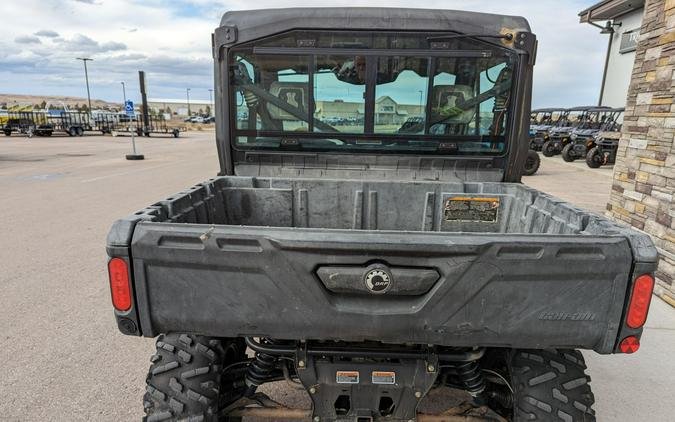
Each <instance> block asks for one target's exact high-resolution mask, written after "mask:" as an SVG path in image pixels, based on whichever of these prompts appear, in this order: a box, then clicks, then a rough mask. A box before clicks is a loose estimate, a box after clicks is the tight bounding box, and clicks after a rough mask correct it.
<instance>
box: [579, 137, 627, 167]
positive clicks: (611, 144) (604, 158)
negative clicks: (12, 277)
mask: <svg viewBox="0 0 675 422" xmlns="http://www.w3.org/2000/svg"><path fill="white" fill-rule="evenodd" d="M620 138H621V132H601V133H600V134H599V135H598V136H597V137H596V139H595V146H594V147H593V148H591V149H590V150H588V153H586V164H587V165H588V167H590V168H593V169H596V168H598V167H601V166H607V165H612V164H614V163H615V162H616V152H617V150H618V149H619V139H620Z"/></svg>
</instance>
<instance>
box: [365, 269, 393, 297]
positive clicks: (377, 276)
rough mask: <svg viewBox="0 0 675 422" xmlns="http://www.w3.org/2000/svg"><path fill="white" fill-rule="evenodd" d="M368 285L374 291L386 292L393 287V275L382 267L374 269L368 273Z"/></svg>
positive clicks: (366, 279)
mask: <svg viewBox="0 0 675 422" xmlns="http://www.w3.org/2000/svg"><path fill="white" fill-rule="evenodd" d="M365 281H366V287H367V288H368V290H370V291H371V292H373V293H377V294H381V293H386V292H387V290H389V288H390V287H391V275H389V273H388V272H387V271H385V270H382V269H373V270H370V271H368V272H367V273H366V277H365Z"/></svg>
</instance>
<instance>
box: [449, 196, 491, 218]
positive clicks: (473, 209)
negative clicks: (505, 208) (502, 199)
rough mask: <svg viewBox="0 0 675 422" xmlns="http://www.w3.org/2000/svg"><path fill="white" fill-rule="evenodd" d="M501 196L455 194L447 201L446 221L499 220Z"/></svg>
mask: <svg viewBox="0 0 675 422" xmlns="http://www.w3.org/2000/svg"><path fill="white" fill-rule="evenodd" d="M498 213H499V198H485V197H463V196H461V197H460V196H455V197H452V198H448V199H447V200H446V201H445V209H444V216H445V221H474V222H489V223H495V222H497V214H498Z"/></svg>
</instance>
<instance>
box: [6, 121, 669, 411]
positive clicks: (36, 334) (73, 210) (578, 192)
mask: <svg viewBox="0 0 675 422" xmlns="http://www.w3.org/2000/svg"><path fill="white" fill-rule="evenodd" d="M213 138H214V136H213V132H190V133H188V134H187V135H186V137H181V138H178V139H173V138H150V139H147V138H144V139H139V140H138V144H137V145H138V149H139V152H140V153H143V154H145V156H146V160H144V161H126V160H125V159H124V154H126V153H129V152H130V149H131V147H130V139H129V138H125V137H117V138H112V137H102V136H85V137H81V138H67V137H53V138H32V139H27V138H23V137H11V138H4V137H3V138H0V193H1V194H2V195H1V196H0V198H1V204H2V208H1V210H2V217H3V218H2V222H1V223H0V225H1V226H0V227H1V229H2V230H1V233H2V236H1V237H0V263H2V270H0V336H2V337H1V338H2V345H3V347H1V348H0V361H1V362H3V370H2V375H1V376H0V420H3V421H5V420H6V421H132V420H140V418H141V415H142V410H143V409H142V402H141V397H142V394H143V390H144V384H145V375H146V371H147V368H148V365H149V360H148V359H149V357H150V355H151V354H152V350H153V340H152V339H145V338H136V337H127V336H124V335H122V334H120V333H119V332H118V330H117V328H116V326H115V323H114V318H113V315H112V310H111V309H112V308H111V305H110V298H109V290H108V284H107V275H106V271H105V250H104V245H105V237H106V234H107V231H108V228H109V227H110V224H111V223H112V222H113V221H114V220H115V219H116V218H119V217H122V216H125V215H127V214H130V213H132V212H134V211H136V210H138V209H140V208H143V207H145V206H147V205H149V204H151V203H152V202H154V201H156V200H158V199H160V198H162V197H167V196H169V195H171V194H173V193H175V192H177V191H180V190H183V189H184V188H187V187H189V186H191V185H193V184H194V183H197V182H200V181H202V180H204V179H206V178H208V177H211V176H213V175H215V174H216V172H217V171H218V163H217V158H216V148H215V143H214V141H213ZM611 177H612V170H611V169H609V168H603V169H599V170H591V169H589V168H588V167H586V165H585V164H584V163H583V162H579V163H572V164H568V163H563V162H562V160H561V159H560V158H559V157H554V158H545V159H543V162H542V168H541V170H540V173H539V174H537V175H535V176H532V177H529V178H526V179H525V183H527V184H529V185H531V186H533V187H535V188H538V189H541V190H544V191H546V192H549V193H551V194H554V195H556V196H558V197H560V198H562V199H564V200H568V201H571V202H574V203H576V204H577V205H579V206H582V207H585V208H587V209H590V210H592V211H595V212H602V211H603V210H604V207H605V203H606V200H607V197H608V194H609V189H610V185H611ZM673 350H675V309H673V308H671V307H669V306H668V305H666V304H665V303H664V302H662V301H661V300H659V299H658V298H654V299H653V305H652V312H651V314H650V318H649V321H648V323H647V329H646V332H645V335H644V336H643V345H642V350H640V352H639V353H638V354H636V355H630V356H628V355H617V356H599V355H596V354H594V353H587V354H586V357H587V360H588V364H589V367H590V373H591V376H592V378H593V382H592V386H593V390H594V392H595V396H596V401H597V403H596V407H595V408H596V411H597V412H598V415H599V417H598V420H599V421H617V422H619V421H637V420H648V421H652V422H667V421H672V420H673V411H672V399H673V397H675V383H674V382H673V376H675V359H673V357H672V351H673ZM273 392H274V394H275V398H278V399H280V400H282V401H291V402H302V401H303V398H302V394H303V393H299V392H297V391H295V390H289V389H288V388H286V387H285V386H284V385H283V384H282V385H281V386H277V388H275V389H274V391H273Z"/></svg>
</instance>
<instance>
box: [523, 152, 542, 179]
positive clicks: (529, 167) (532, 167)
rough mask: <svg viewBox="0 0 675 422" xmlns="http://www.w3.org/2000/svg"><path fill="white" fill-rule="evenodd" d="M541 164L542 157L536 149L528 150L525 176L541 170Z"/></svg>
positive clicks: (524, 170)
mask: <svg viewBox="0 0 675 422" xmlns="http://www.w3.org/2000/svg"><path fill="white" fill-rule="evenodd" d="M540 165H541V158H539V154H537V152H536V151H533V150H531V149H530V150H528V151H527V159H525V168H524V169H523V176H532V175H533V174H535V173H536V172H537V170H539V166H540Z"/></svg>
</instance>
